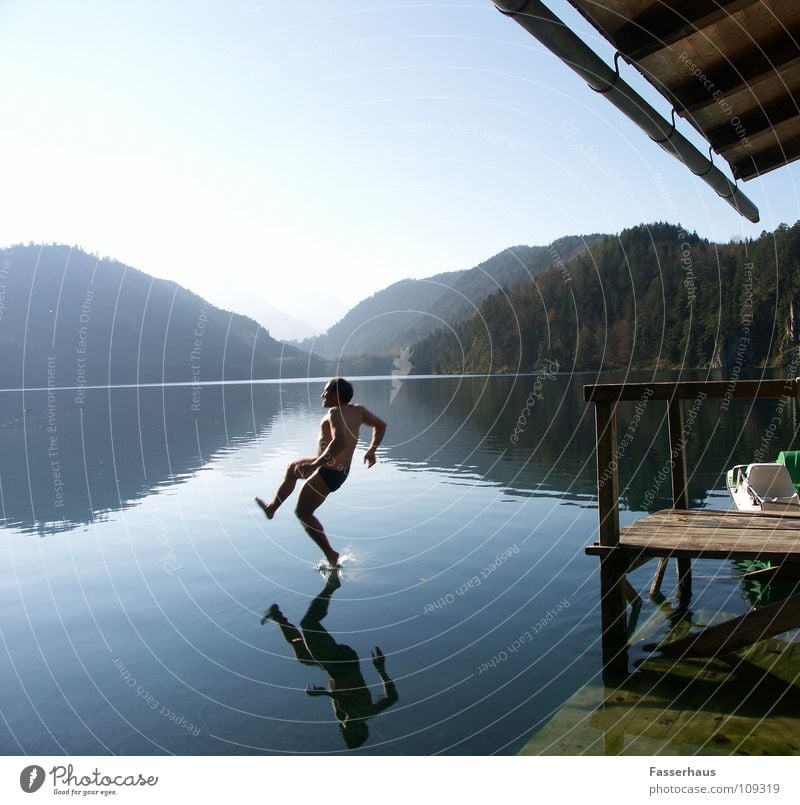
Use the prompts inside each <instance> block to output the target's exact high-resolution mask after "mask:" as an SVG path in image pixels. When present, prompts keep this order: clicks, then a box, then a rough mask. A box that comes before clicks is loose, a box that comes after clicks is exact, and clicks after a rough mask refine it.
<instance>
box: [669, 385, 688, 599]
mask: <svg viewBox="0 0 800 805" xmlns="http://www.w3.org/2000/svg"><path fill="white" fill-rule="evenodd" d="M667 420H668V422H669V456H670V465H671V467H672V508H673V509H688V508H689V491H688V488H687V487H688V474H687V472H686V435H685V432H684V425H683V408H682V406H681V401H680V399H678V398H676V397H673V398H672V399H671V400H670V401H669V403H668V406H667ZM676 561H677V563H678V606H679V607H680V608H681V609H686V608H688V606H689V602H690V601H691V600H692V560H691V559H688V558H685V557H678V559H677V560H676Z"/></svg>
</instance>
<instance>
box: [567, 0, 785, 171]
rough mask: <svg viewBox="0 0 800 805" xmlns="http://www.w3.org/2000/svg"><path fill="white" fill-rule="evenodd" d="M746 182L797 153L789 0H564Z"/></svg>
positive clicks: (780, 165)
mask: <svg viewBox="0 0 800 805" xmlns="http://www.w3.org/2000/svg"><path fill="white" fill-rule="evenodd" d="M568 2H569V3H570V4H571V5H572V6H574V7H575V8H576V9H577V10H578V11H579V12H580V13H581V14H582V15H583V16H584V17H585V18H586V19H587V20H588V21H589V22H590V23H591V24H592V25H593V26H594V27H595V28H596V29H597V30H598V31H599V32H600V33H601V34H602V35H603V36H604V37H605V38H606V39H607V40H608V41H609V42H610V43H611V45H612V46H613V47H614V48H615V49H616V50H617V51H619V53H620V54H621V55H622V57H623V58H624V59H625V60H626V61H627V62H628V63H630V64H631V65H633V66H634V67H635V68H636V69H637V70H639V71H640V72H641V73H642V75H643V76H644V77H645V78H646V79H647V80H648V81H649V82H650V83H651V84H652V85H653V86H654V87H655V88H656V89H658V90H659V92H661V93H662V94H663V95H664V96H665V97H666V98H667V99H668V100H669V101H670V103H671V104H672V106H673V108H674V109H675V111H676V112H677V114H679V115H680V116H681V117H683V118H685V119H686V120H687V121H688V122H689V123H691V125H692V126H694V128H695V129H697V131H699V132H700V134H702V136H703V137H704V138H705V140H706V141H707V142H708V143H709V145H710V146H711V148H712V149H713V150H714V151H715V152H716V153H717V154H719V155H720V156H722V157H723V158H724V159H725V161H726V162H727V163H728V164H729V165H730V168H731V171H732V173H733V176H734V178H736V179H741V180H743V181H747V180H748V179H753V178H755V177H756V176H760V175H761V174H764V173H767V172H768V171H771V170H774V169H776V168H780V167H782V166H783V165H786V164H787V163H789V162H792V161H793V160H795V159H797V158H798V157H800V106H798V98H799V97H800V2H798V0H657V1H656V2H653V0H602V2H595V0H568Z"/></svg>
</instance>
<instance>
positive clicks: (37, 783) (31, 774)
mask: <svg viewBox="0 0 800 805" xmlns="http://www.w3.org/2000/svg"><path fill="white" fill-rule="evenodd" d="M43 782H44V769H43V768H42V767H41V766H26V767H25V768H24V769H23V770H22V773H21V774H20V775H19V785H20V788H21V789H22V790H23V791H24V792H25V793H26V794H33V793H34V792H35V791H38V790H39V789H40V788H41V787H42V783H43Z"/></svg>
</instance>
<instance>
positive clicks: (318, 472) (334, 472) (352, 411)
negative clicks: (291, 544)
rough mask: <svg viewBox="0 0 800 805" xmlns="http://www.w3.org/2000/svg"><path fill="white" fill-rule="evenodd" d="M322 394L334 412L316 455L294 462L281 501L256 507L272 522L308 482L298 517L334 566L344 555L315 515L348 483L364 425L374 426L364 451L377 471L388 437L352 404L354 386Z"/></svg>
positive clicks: (339, 382) (339, 383)
mask: <svg viewBox="0 0 800 805" xmlns="http://www.w3.org/2000/svg"><path fill="white" fill-rule="evenodd" d="M321 396H322V405H323V407H324V408H329V409H330V411H329V413H328V415H327V416H326V417H325V418H324V419H323V420H322V423H321V425H320V433H319V449H318V451H317V455H316V457H314V458H301V459H299V460H297V461H293V462H292V463H291V464H290V465H289V466H288V468H287V470H286V475H285V476H284V478H283V482H282V483H281V485H280V487H279V488H278V491H277V492H276V493H275V497H274V498H273V499H272V500H271V501H270V502H269V503H265V502H264V501H263V500H262V499H261V498H256V503H258V505H259V506H260V507H261V508H262V509H263V511H264V514H266V515H267V518H268V519H270V520H271V519H272V518H273V516H274V515H275V511H276V510H277V509H278V507H279V506H280V505H281V504H282V503H283V502H284V501H285V500H286V498H288V497H289V495H291V494H292V492H293V491H294V488H295V485H296V484H297V481H298V480H299V479H300V478H306V479H307V481H306V484H305V485H304V486H303V488H302V490H301V491H300V497H299V498H298V501H297V507H296V508H295V514H296V515H297V517H298V519H299V520H300V522H301V523H302V524H303V527H304V528H305V530H306V533H307V534H308V536H309V537H311V539H313V540H314V542H316V543H317V545H319V547H320V548H321V549H322V552H323V553H324V554H325V558H326V559H327V560H328V563H329V564H330V565H331V567H336V565H337V563H338V562H339V554H338V552H337V551H334V550H333V548H331V544H330V543H329V542H328V538H327V537H326V536H325V531H324V530H323V528H322V523H320V521H319V520H317V518H316V517H315V516H314V512H315V511H316V510H317V509H318V508H319V507H320V506H321V505H322V504H323V503H324V502H325V498H326V497H328V495H329V494H330V493H331V492H335V491H336V490H337V489H338V488H339V487H340V486H341V485H342V484H343V483H344V482H345V481H346V480H347V474H348V473H349V472H350V463H351V461H352V460H353V453H354V452H355V449H356V444H357V443H358V431H359V428H360V427H361V426H362V425H368V426H369V427H371V428H372V441H371V442H370V444H369V447H368V448H367V452H366V453H364V462H365V463H366V464H368V465H369V466H370V467H371V466H373V464H375V450H376V449H377V447H378V445H379V444H380V443H381V441H382V440H383V435H384V433H386V423H385V422H384V421H383V420H382V419H379V418H378V417H376V416H375V414H373V413H372V412H371V411H368V410H367V409H366V408H364V406H363V405H355V404H354V403H351V402H350V400H352V399H353V387H352V386H351V385H350V383H348V382H347V381H346V380H344V379H343V378H341V377H339V378H335V379H333V380H330V381H328V383H326V384H325V388H324V389H323V390H322V395H321Z"/></svg>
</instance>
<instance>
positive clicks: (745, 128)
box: [708, 93, 800, 153]
mask: <svg viewBox="0 0 800 805" xmlns="http://www.w3.org/2000/svg"><path fill="white" fill-rule="evenodd" d="M798 115H800V109H798V107H797V101H796V100H795V99H794V97H793V96H792V94H791V93H789V94H787V95H785V96H784V97H783V98H781V99H780V100H778V101H775V102H773V103H770V104H769V105H767V106H765V107H759V108H757V109H753V110H752V111H748V112H746V113H744V114H741V115H735V116H734V117H732V118H731V119H730V120H727V121H726V122H725V123H723V124H722V125H721V126H717V128H715V129H711V131H709V132H708V142H709V143H710V144H711V147H712V148H713V149H714V150H715V151H716V152H717V153H722V152H723V151H725V149H726V148H731V147H732V146H735V145H739V144H740V143H742V142H743V140H744V138H747V140H748V142H749V141H750V140H752V139H753V138H754V137H758V136H759V135H760V134H765V133H767V132H769V131H772V130H773V129H774V128H775V127H776V126H778V125H780V124H781V123H785V122H786V121H787V120H792V119H793V118H795V117H797V116H798ZM733 123H736V125H735V126H734V125H733Z"/></svg>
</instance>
